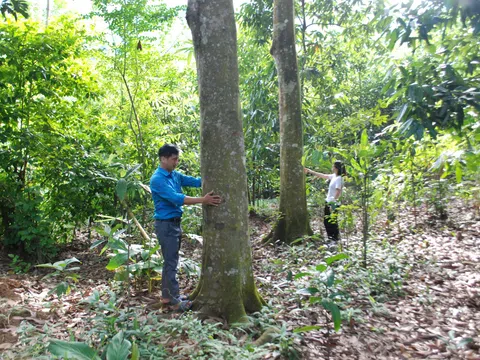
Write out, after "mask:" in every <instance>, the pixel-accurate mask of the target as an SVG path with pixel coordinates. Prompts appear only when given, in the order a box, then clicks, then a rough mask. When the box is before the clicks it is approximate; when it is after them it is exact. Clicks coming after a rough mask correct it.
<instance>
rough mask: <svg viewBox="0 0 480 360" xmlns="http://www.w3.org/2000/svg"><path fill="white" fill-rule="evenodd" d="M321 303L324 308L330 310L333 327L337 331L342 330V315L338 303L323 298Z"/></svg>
mask: <svg viewBox="0 0 480 360" xmlns="http://www.w3.org/2000/svg"><path fill="white" fill-rule="evenodd" d="M321 304H322V306H323V308H324V309H325V310H327V311H329V312H330V314H331V315H332V320H333V327H334V329H335V331H338V330H340V327H341V326H342V317H341V315H340V309H339V307H338V306H337V304H335V303H333V302H331V301H328V300H323V301H322V302H321Z"/></svg>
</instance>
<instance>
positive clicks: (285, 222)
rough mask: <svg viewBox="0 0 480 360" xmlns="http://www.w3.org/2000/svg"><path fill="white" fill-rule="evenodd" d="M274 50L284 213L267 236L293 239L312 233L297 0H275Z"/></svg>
mask: <svg viewBox="0 0 480 360" xmlns="http://www.w3.org/2000/svg"><path fill="white" fill-rule="evenodd" d="M270 52H271V54H272V56H273V58H274V59H275V64H276V66H277V72H278V87H279V116H280V214H281V217H280V220H279V221H278V223H277V224H276V226H275V227H274V230H273V231H272V233H271V234H270V235H269V237H267V239H266V240H280V241H283V242H286V243H291V242H292V241H293V240H295V239H298V238H300V237H302V236H304V235H308V234H311V233H312V231H311V229H310V225H309V220H308V212H307V200H306V193H305V175H304V173H303V166H302V154H303V129H302V106H301V100H300V81H299V78H298V65H297V52H296V49H295V20H294V4H293V0H275V1H274V9H273V44H272V48H271V50H270Z"/></svg>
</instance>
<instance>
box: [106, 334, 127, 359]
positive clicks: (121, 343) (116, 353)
mask: <svg viewBox="0 0 480 360" xmlns="http://www.w3.org/2000/svg"><path fill="white" fill-rule="evenodd" d="M131 347H132V343H131V342H130V341H128V340H127V339H125V338H124V333H123V331H120V332H119V333H118V334H117V335H115V336H114V337H113V338H112V340H111V341H110V344H108V346H107V360H127V358H128V354H129V353H130V348H131Z"/></svg>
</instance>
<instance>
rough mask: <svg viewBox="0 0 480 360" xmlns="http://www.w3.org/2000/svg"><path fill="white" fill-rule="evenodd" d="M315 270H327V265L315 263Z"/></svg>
mask: <svg viewBox="0 0 480 360" xmlns="http://www.w3.org/2000/svg"><path fill="white" fill-rule="evenodd" d="M315 270H317V271H318V272H321V273H322V272H324V271H325V270H327V265H323V264H320V265H317V266H316V267H315Z"/></svg>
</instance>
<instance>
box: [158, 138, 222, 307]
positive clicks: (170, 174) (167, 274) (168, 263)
mask: <svg viewBox="0 0 480 360" xmlns="http://www.w3.org/2000/svg"><path fill="white" fill-rule="evenodd" d="M179 155H180V150H179V149H178V147H177V146H175V145H171V144H165V145H163V146H162V147H161V148H160V150H158V157H159V158H160V166H159V167H158V169H157V170H156V171H155V173H154V174H153V176H152V178H151V179H150V189H151V190H152V199H153V203H154V206H155V214H154V216H153V217H154V219H155V233H156V234H157V239H158V242H159V244H160V246H161V248H162V254H163V271H162V298H163V300H162V301H163V302H164V303H165V304H170V305H172V306H173V307H174V308H176V309H178V310H183V311H185V310H188V309H189V308H190V307H191V302H189V301H182V300H183V299H181V297H180V292H179V287H178V281H177V267H178V252H179V250H180V244H181V237H182V229H181V227H180V222H181V219H182V213H183V211H182V205H193V204H204V205H213V206H217V205H218V204H220V201H221V198H220V196H219V195H213V191H211V192H209V193H208V194H206V195H205V196H202V197H190V196H186V195H185V194H183V193H182V187H183V186H190V187H201V186H202V181H201V179H200V178H194V177H191V176H186V175H183V174H181V173H179V172H177V171H175V168H176V167H177V165H178V159H179Z"/></svg>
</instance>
